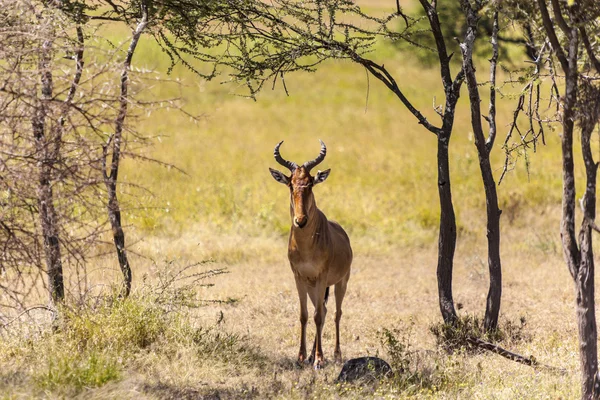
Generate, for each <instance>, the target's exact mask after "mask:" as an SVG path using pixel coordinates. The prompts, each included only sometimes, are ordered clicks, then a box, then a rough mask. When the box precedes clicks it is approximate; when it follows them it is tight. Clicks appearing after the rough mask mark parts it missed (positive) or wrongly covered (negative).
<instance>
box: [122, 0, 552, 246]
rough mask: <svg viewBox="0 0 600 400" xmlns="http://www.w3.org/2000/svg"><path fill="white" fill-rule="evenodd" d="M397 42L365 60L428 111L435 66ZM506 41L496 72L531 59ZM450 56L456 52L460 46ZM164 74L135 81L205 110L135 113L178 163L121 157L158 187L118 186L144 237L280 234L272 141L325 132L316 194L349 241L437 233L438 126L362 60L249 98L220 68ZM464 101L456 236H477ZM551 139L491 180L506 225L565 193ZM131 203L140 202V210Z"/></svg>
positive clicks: (163, 155) (297, 143) (507, 117)
mask: <svg viewBox="0 0 600 400" xmlns="http://www.w3.org/2000/svg"><path fill="white" fill-rule="evenodd" d="M379 3H381V4H379ZM383 4H384V3H383V2H378V4H370V5H369V7H370V8H372V9H373V10H377V12H384V11H385V12H390V11H392V9H390V7H391V6H393V4H391V3H390V4H389V5H387V4H386V5H385V6H383ZM377 5H379V6H381V7H380V8H376V6H377ZM442 9H443V10H445V11H447V12H448V13H450V14H452V13H456V12H457V10H454V9H448V10H447V9H446V8H442ZM373 10H371V11H373ZM368 11H369V10H367V12H368ZM398 23H399V24H403V22H402V21H401V20H399V22H398ZM460 26H461V24H460V23H459V22H457V25H456V27H452V29H451V30H450V31H449V34H448V36H452V35H455V34H457V32H458V31H457V30H459V29H460ZM455 31H457V32H455ZM110 33H111V34H113V35H115V37H118V35H119V32H118V31H117V32H115V31H112V30H111V32H110ZM449 41H450V42H453V40H452V39H450V40H449ZM424 45H426V46H427V45H429V44H427V43H425V44H424ZM140 46H141V47H140V48H139V50H138V53H136V56H135V60H134V65H136V66H138V67H143V68H146V69H152V70H156V71H157V72H163V71H165V70H166V69H167V67H168V65H169V60H168V59H167V58H166V57H165V56H164V55H163V54H162V53H161V51H160V49H159V48H158V47H156V46H154V45H153V44H152V43H151V42H150V40H142V41H141V45H140ZM404 46H406V45H403V48H402V49H399V48H397V46H396V45H395V44H393V43H379V44H378V46H376V50H375V54H374V55H372V58H373V59H375V60H376V61H378V62H380V63H384V64H385V66H386V68H388V69H389V70H390V71H391V72H392V73H393V74H394V76H395V77H397V79H398V81H399V85H400V87H401V88H403V90H405V93H406V95H407V96H408V97H409V98H410V99H411V101H413V102H414V104H415V105H416V106H417V108H419V109H421V110H423V111H424V113H425V115H426V116H427V117H428V118H429V119H430V120H431V121H437V120H438V117H437V115H436V114H435V112H434V110H433V106H432V104H433V102H435V101H436V99H443V94H442V92H441V90H440V86H441V85H440V81H439V71H438V70H437V69H436V68H435V67H434V66H432V65H430V63H429V62H428V61H427V60H430V57H431V56H432V55H433V53H430V52H429V51H428V50H427V49H425V48H417V47H410V49H408V48H404ZM502 52H503V55H504V56H506V55H508V53H510V58H509V61H506V57H501V62H500V65H501V67H503V68H504V69H505V70H511V69H515V68H518V67H521V66H524V65H526V64H524V63H523V61H525V60H526V59H527V56H526V54H525V49H524V47H523V46H520V45H518V44H505V45H504V46H503V47H502ZM485 56H486V55H485V54H482V55H480V57H479V67H478V75H479V81H480V82H486V81H487V79H488V72H487V71H488V65H487V61H486V58H485ZM455 58H456V61H457V62H459V61H460V60H459V59H460V56H459V55H455ZM456 70H457V68H456V66H455V71H456ZM171 78H174V79H177V80H178V81H179V82H182V85H175V84H169V83H157V84H156V85H155V86H153V87H151V88H148V87H144V88H143V89H144V90H145V91H146V93H147V95H148V96H153V97H161V98H162V97H164V98H167V97H181V98H182V99H183V100H184V102H185V106H184V108H185V110H186V111H188V112H190V113H191V114H194V115H201V118H200V120H199V121H198V122H196V121H193V120H190V119H189V118H186V117H185V115H183V114H182V113H180V112H178V111H176V110H168V109H165V110H159V111H157V112H154V113H152V114H151V115H149V116H147V117H144V118H141V120H140V124H141V125H140V128H139V130H140V131H141V132H143V133H145V134H147V135H149V136H154V137H156V139H155V140H154V145H153V147H152V148H150V149H148V150H146V151H147V155H148V156H152V157H155V158H157V159H159V160H163V161H166V162H172V163H174V164H175V165H176V166H177V167H180V168H182V169H183V170H184V171H185V172H186V174H182V173H179V172H177V171H176V170H174V169H169V168H165V167H162V166H159V165H155V164H150V163H143V162H142V163H140V162H139V161H136V160H128V162H127V163H126V164H125V168H124V170H123V174H122V179H123V182H128V181H129V182H135V183H140V184H142V185H145V186H146V187H148V188H149V189H150V191H151V192H152V193H153V195H150V194H143V193H139V192H137V191H132V190H131V189H130V188H129V189H128V188H127V186H124V185H122V186H121V190H122V191H124V192H125V193H127V192H130V193H135V196H131V197H129V200H128V202H129V205H130V207H132V208H131V209H130V210H129V211H128V212H126V219H125V220H126V223H129V224H132V225H133V226H134V227H136V228H137V229H139V230H140V236H144V235H146V234H152V235H175V236H176V235H179V234H181V232H183V231H186V230H188V229H190V227H191V226H195V225H198V224H199V225H203V226H206V227H208V228H209V229H210V230H214V231H215V233H218V232H221V233H236V234H242V235H249V236H262V235H267V236H274V237H285V236H286V235H287V232H288V229H289V215H288V199H287V196H288V194H287V191H286V190H283V188H281V187H280V186H278V185H275V184H273V182H271V179H269V174H268V170H267V167H269V166H271V167H272V166H276V165H275V162H274V160H273V157H272V149H273V147H274V145H275V144H276V143H277V142H279V141H280V140H285V144H284V145H283V147H282V154H283V155H284V156H285V157H286V158H289V159H292V160H295V161H297V162H303V161H305V160H307V159H309V158H311V157H314V155H315V154H316V153H317V152H318V149H319V147H318V143H319V142H318V139H322V140H323V141H325V143H326V144H327V146H328V150H329V152H328V156H327V158H326V160H325V164H324V166H323V168H332V175H331V178H332V179H330V180H328V182H327V185H323V186H321V187H319V188H318V189H317V192H316V198H317V202H318V204H319V206H320V207H321V208H322V210H323V211H324V212H325V213H326V215H328V217H330V218H332V219H335V220H338V221H339V222H340V223H341V224H342V225H343V226H344V227H345V228H346V229H347V230H348V231H349V233H350V236H351V238H352V240H353V242H354V243H355V245H356V246H358V247H357V249H358V251H363V252H364V251H367V252H368V251H376V252H379V251H383V252H385V251H388V250H389V249H392V248H396V247H402V246H414V245H417V246H423V245H428V244H430V243H432V242H433V241H434V239H435V237H436V235H437V226H438V218H439V205H438V201H437V188H436V181H435V176H436V164H435V152H436V150H435V149H436V147H435V146H436V145H435V143H436V142H435V138H434V136H433V135H432V134H431V133H429V132H428V131H426V130H425V129H424V128H422V127H421V126H420V125H418V124H417V121H416V120H415V118H414V117H413V116H412V115H411V114H410V113H409V112H408V111H406V110H405V109H404V107H403V106H402V105H401V104H400V102H398V101H397V99H396V98H395V97H394V96H393V94H391V93H390V92H389V91H388V90H387V89H385V88H384V87H383V86H382V85H381V84H380V83H379V82H378V81H376V80H374V79H373V78H369V77H368V76H367V74H366V73H365V71H364V70H363V69H362V68H360V67H359V66H357V65H355V64H353V63H351V62H344V61H328V62H326V63H325V65H323V66H321V67H320V68H319V70H318V71H317V72H315V73H295V74H289V75H288V76H287V77H286V85H287V88H288V90H289V96H287V95H286V93H285V91H284V89H283V87H282V86H281V82H277V84H276V85H275V87H274V88H273V90H271V88H270V87H269V88H265V90H263V91H262V92H261V93H260V94H259V95H258V98H257V101H252V100H250V99H248V98H245V97H242V96H239V94H240V93H241V91H240V88H239V87H236V86H235V85H234V84H231V83H228V82H222V81H220V79H221V78H220V77H217V78H215V80H213V81H211V82H204V81H200V80H198V78H197V77H196V76H195V75H193V74H192V73H191V72H189V71H187V70H185V69H183V68H180V67H176V68H175V69H174V71H173V73H172V75H171ZM508 79H509V75H508V73H506V72H500V74H499V78H498V81H499V82H503V81H506V80H508ZM140 89H141V88H140ZM520 90H521V85H520V84H519V83H518V82H517V83H514V84H508V83H506V84H503V86H502V88H501V93H502V96H500V98H499V100H498V117H497V118H498V126H499V139H498V141H499V144H500V146H497V147H496V148H495V150H494V152H493V154H492V162H493V167H494V170H495V171H496V179H498V177H499V176H500V173H501V171H502V167H503V164H504V157H505V155H504V151H503V149H502V147H501V144H502V143H503V142H504V138H505V136H506V133H507V131H508V124H509V123H510V122H511V121H512V113H513V109H514V107H515V105H516V96H517V95H518V93H519V91H520ZM485 92H486V91H485V90H483V91H482V93H485ZM466 100H467V99H466V94H464V93H463V97H462V99H461V101H460V103H459V108H458V111H457V117H456V125H455V130H454V135H453V138H452V143H451V149H450V156H451V173H452V179H453V192H454V193H453V196H454V200H455V205H456V210H457V216H458V221H457V222H458V226H459V235H461V236H465V235H466V236H469V235H484V225H485V221H484V218H485V200H484V197H483V190H482V187H481V186H482V183H481V178H480V175H479V167H478V165H477V163H478V160H477V154H476V151H475V146H474V144H473V143H472V141H473V138H472V133H471V127H470V120H469V109H468V104H467V101H466ZM438 101H439V100H438ZM483 101H484V102H486V101H487V99H485V98H484V99H483ZM436 104H437V103H436ZM513 140H514V139H513ZM546 141H547V143H548V145H547V146H544V147H542V148H539V149H537V150H538V151H537V152H534V149H533V148H529V149H528V153H527V157H525V156H524V154H523V153H521V154H520V155H518V156H519V159H518V163H517V164H516V166H515V168H514V170H512V171H511V172H510V173H508V175H507V176H506V177H505V179H504V181H503V182H502V184H501V185H500V188H499V196H500V206H501V208H502V209H504V211H505V213H506V214H505V217H504V218H503V225H504V227H505V228H506V226H507V224H517V225H518V224H519V223H520V218H519V215H520V213H522V212H525V213H534V214H538V213H539V212H540V210H543V209H545V208H547V207H553V206H556V205H558V204H560V187H561V184H560V165H559V163H558V162H557V161H558V156H559V146H558V143H559V141H558V134H557V133H556V132H547V135H546ZM140 204H142V205H144V208H142V209H139V208H136V207H137V206H139V205H140ZM459 240H460V239H459Z"/></svg>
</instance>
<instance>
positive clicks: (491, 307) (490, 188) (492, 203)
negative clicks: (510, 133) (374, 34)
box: [460, 0, 502, 331]
mask: <svg viewBox="0 0 600 400" xmlns="http://www.w3.org/2000/svg"><path fill="white" fill-rule="evenodd" d="M461 6H462V9H463V12H464V14H465V16H466V19H467V33H466V35H465V41H464V42H463V43H461V44H460V49H461V53H462V57H463V71H464V73H465V80H466V82H467V89H468V92H469V103H470V106H471V126H472V127H473V136H474V138H475V147H476V148H477V154H478V156H479V168H480V170H481V177H482V179H483V186H484V189H485V200H486V213H487V239H488V267H489V272H490V288H489V292H488V296H487V303H486V310H485V321H484V327H485V329H486V330H487V331H490V330H494V329H496V328H497V327H498V316H499V315H500V301H501V297H502V264H501V261H500V214H501V211H500V207H499V206H498V194H497V191H496V181H495V179H494V174H493V171H492V166H491V163H490V153H491V151H492V148H493V147H494V142H495V139H496V87H495V86H496V64H497V62H498V33H499V25H498V10H497V9H496V10H494V12H493V22H492V35H491V44H492V57H491V59H490V83H489V84H490V102H489V111H488V116H487V117H486V120H487V122H488V124H489V133H488V135H487V138H486V137H485V134H484V132H483V126H482V122H481V118H482V115H481V105H480V104H481V96H480V95H479V86H478V83H477V77H476V75H475V64H474V62H473V48H474V43H475V38H476V36H477V33H478V30H477V24H478V21H479V19H480V15H479V13H480V11H481V10H482V8H483V6H484V2H482V1H476V2H475V4H473V5H472V4H471V2H470V1H469V0H461ZM493 6H494V5H493Z"/></svg>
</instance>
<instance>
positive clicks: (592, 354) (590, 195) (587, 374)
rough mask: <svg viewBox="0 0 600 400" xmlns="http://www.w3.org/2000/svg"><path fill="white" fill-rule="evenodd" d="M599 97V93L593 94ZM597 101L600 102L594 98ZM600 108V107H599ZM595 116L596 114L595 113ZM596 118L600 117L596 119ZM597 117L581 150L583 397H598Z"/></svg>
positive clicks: (586, 125) (585, 128) (578, 282)
mask: <svg viewBox="0 0 600 400" xmlns="http://www.w3.org/2000/svg"><path fill="white" fill-rule="evenodd" d="M594 94H595V95H594V97H597V93H594ZM592 101H594V102H596V101H598V99H597V98H596V99H593V100H592ZM596 107H598V106H596ZM592 114H593V113H592ZM596 117H597V116H596ZM596 120H597V118H589V119H587V118H586V121H585V122H582V124H581V125H582V131H581V149H582V155H583V161H584V164H585V172H586V190H585V194H584V196H583V203H582V205H583V213H584V218H583V222H582V224H581V229H580V231H579V245H580V263H579V269H578V271H577V275H576V276H574V277H573V278H574V280H575V292H576V302H577V325H578V328H579V354H580V365H581V371H582V383H581V384H582V394H583V395H584V398H586V399H587V398H598V397H599V396H600V387H599V384H600V382H598V348H597V340H598V332H597V326H596V311H595V310H596V307H595V291H594V269H595V268H594V249H593V245H592V238H593V237H592V226H591V225H592V223H593V221H594V220H595V218H596V176H597V172H598V164H597V163H596V162H594V157H593V155H592V149H591V146H590V139H591V137H592V133H593V131H594V127H595V125H596V124H595V122H596Z"/></svg>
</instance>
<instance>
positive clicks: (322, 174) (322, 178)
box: [313, 169, 331, 185]
mask: <svg viewBox="0 0 600 400" xmlns="http://www.w3.org/2000/svg"><path fill="white" fill-rule="evenodd" d="M330 172H331V169H326V170H325V171H319V172H317V174H316V175H315V181H314V182H313V185H316V184H317V183H321V182H324V181H325V179H327V177H328V176H329V173H330Z"/></svg>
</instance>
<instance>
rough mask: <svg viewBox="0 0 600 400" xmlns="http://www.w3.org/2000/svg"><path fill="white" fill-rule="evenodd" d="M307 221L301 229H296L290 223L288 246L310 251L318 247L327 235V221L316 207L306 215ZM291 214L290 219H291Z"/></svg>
mask: <svg viewBox="0 0 600 400" xmlns="http://www.w3.org/2000/svg"><path fill="white" fill-rule="evenodd" d="M307 217H308V221H307V222H306V225H305V226H304V227H303V228H298V227H297V226H295V225H294V222H293V221H292V230H291V232H290V246H293V247H297V250H300V251H304V250H308V251H310V250H311V249H312V248H313V247H315V246H318V244H319V243H321V242H322V241H323V239H324V235H326V234H327V219H326V218H325V215H324V214H323V213H322V212H321V211H320V210H319V209H318V208H317V207H316V205H315V206H314V207H313V209H312V210H311V211H310V212H309V213H308V215H307ZM293 218H294V217H293V213H292V219H293Z"/></svg>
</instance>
